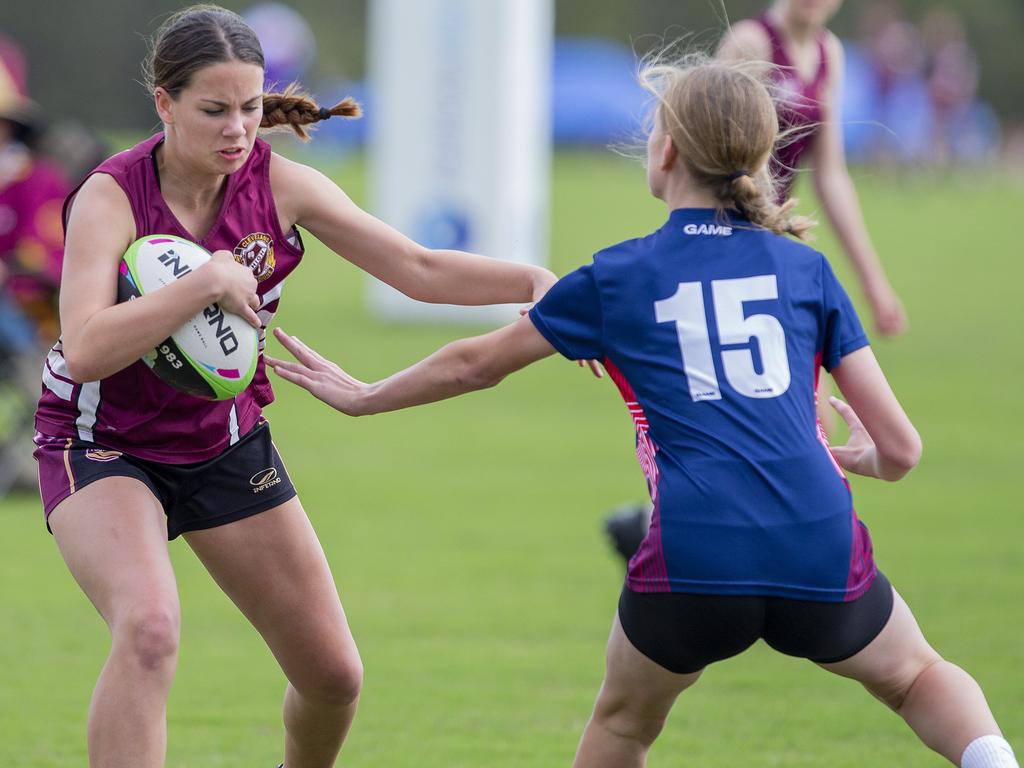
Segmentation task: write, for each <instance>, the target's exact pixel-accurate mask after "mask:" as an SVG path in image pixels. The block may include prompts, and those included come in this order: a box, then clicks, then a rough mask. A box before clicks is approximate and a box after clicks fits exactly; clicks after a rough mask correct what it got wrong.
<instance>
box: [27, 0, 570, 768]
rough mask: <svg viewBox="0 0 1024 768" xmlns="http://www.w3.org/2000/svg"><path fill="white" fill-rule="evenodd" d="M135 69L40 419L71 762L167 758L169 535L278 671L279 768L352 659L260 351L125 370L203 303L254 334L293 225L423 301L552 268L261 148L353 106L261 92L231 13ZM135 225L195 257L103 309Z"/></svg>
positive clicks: (350, 709) (486, 292) (188, 24)
mask: <svg viewBox="0 0 1024 768" xmlns="http://www.w3.org/2000/svg"><path fill="white" fill-rule="evenodd" d="M146 74H147V78H146V79H147V85H148V86H149V88H150V91H151V94H152V98H153V102H154V106H155V108H156V111H157V114H158V115H159V118H160V121H161V123H162V125H163V130H162V132H160V133H158V134H156V135H155V136H152V137H151V138H149V139H147V140H145V141H143V142H141V143H140V144H138V145H136V146H135V147H132V148H130V149H128V150H126V151H124V152H121V153H119V154H117V155H115V156H114V157H112V158H110V159H109V160H107V161H105V162H104V163H102V164H101V165H100V166H99V167H98V168H96V169H95V171H94V172H93V173H91V174H90V175H89V176H88V178H87V179H86V180H85V181H84V182H83V183H82V184H81V185H80V186H79V187H78V188H77V189H76V190H75V191H73V192H72V194H71V195H69V197H68V199H67V202H66V205H65V214H64V216H65V228H66V235H67V243H66V248H65V258H64V271H63V277H62V283H61V295H60V314H61V329H62V336H61V338H60V340H59V341H58V342H57V344H55V345H54V346H53V348H52V349H51V350H50V353H49V355H48V356H47V359H46V366H45V368H44V370H43V385H44V389H43V395H42V397H41V398H40V401H39V405H38V408H37V411H36V430H37V434H36V444H37V450H36V453H35V455H36V457H37V459H38V461H39V476H40V491H41V495H42V499H43V507H44V513H45V515H46V518H47V522H48V525H49V527H50V529H51V530H52V532H53V535H54V538H55V539H56V542H57V545H58V546H59V548H60V551H61V555H62V556H63V558H64V560H65V562H66V564H67V566H68V568H69V570H70V571H71V573H72V574H73V575H74V577H75V579H76V581H77V582H78V584H79V585H80V586H81V588H82V590H83V591H84V592H85V593H86V595H87V596H88V597H89V599H90V600H91V602H92V603H93V604H94V605H95V607H96V609H97V611H98V612H99V613H100V615H101V616H102V617H103V619H104V620H105V621H106V622H107V625H108V627H109V630H110V636H111V648H110V655H109V657H108V658H107V661H106V663H105V665H104V667H103V670H102V672H101V673H100V677H99V680H98V682H97V684H96V689H95V692H94V694H93V698H92V702H91V705H90V710H89V731H88V738H89V762H90V765H92V766H97V767H98V766H104V767H106V766H132V767H133V768H159V766H162V765H163V764H164V757H165V752H166V741H167V733H166V708H167V697H168V694H169V691H170V686H171V682H172V680H173V677H174V673H175V669H176V665H177V657H178V643H179V626H180V605H179V599H178V592H177V587H176V584H175V577H174V572H173V570H172V567H171V560H170V556H169V553H168V545H167V541H168V539H173V538H175V537H177V536H178V535H183V536H184V538H185V540H186V542H187V543H188V545H189V547H190V548H191V549H192V550H193V551H194V552H195V553H196V555H197V556H198V557H199V559H200V560H201V561H202V563H203V565H204V566H205V567H206V569H207V570H208V571H209V572H210V574H211V575H212V576H213V578H214V579H215V581H216V582H217V584H218V585H219V586H220V587H221V589H223V590H224V592H225V593H226V594H227V595H228V596H229V597H230V598H231V599H232V600H233V601H234V602H235V604H236V605H237V606H238V608H239V609H240V610H241V611H242V613H243V614H245V616H246V618H248V619H249V621H250V622H251V623H252V624H253V626H254V627H255V628H256V629H257V630H258V631H259V632H260V634H261V635H262V637H263V639H264V640H265V641H266V643H267V645H268V647H269V648H270V649H271V651H272V652H273V654H274V657H275V658H276V660H277V661H278V663H279V664H280V666H281V668H282V670H283V672H284V674H285V677H286V678H287V680H288V685H287V689H286V693H285V697H284V726H285V745H284V757H285V764H286V765H287V766H288V768H328V766H331V765H333V764H334V761H335V759H336V757H337V755H338V752H339V750H340V748H341V744H342V741H343V740H344V738H345V735H346V733H347V731H348V729H349V726H350V725H351V723H352V719H353V717H354V716H355V711H356V706H357V702H358V697H359V693H360V688H361V685H362V663H361V660H360V657H359V653H358V650H357V649H356V645H355V641H354V640H353V638H352V634H351V632H350V630H349V626H348V622H347V619H346V616H345V613H344V610H343V609H342V605H341V602H340V600H339V597H338V592H337V588H336V586H335V583H334V579H333V577H332V575H331V571H330V568H329V566H328V563H327V560H326V558H325V556H324V552H323V549H322V548H321V546H320V543H319V541H318V540H317V537H316V533H315V532H314V530H313V527H312V525H311V523H310V521H309V519H308V518H307V516H306V513H305V511H304V510H303V507H302V505H301V503H300V502H299V499H298V497H297V496H296V492H295V489H294V487H293V486H292V483H291V481H290V479H289V477H288V473H287V471H286V470H285V468H284V464H283V463H282V461H281V458H280V455H279V454H278V452H277V449H276V448H275V447H274V444H273V442H272V440H271V436H270V430H269V425H268V423H267V421H266V419H265V418H264V417H263V415H262V408H263V407H264V406H266V405H268V404H269V403H270V402H272V400H273V391H272V389H271V386H270V382H269V381H268V380H267V376H266V373H265V370H264V367H263V363H262V357H261V358H260V360H259V361H258V362H257V370H256V374H255V376H254V378H253V382H252V384H250V385H249V387H248V388H246V389H245V390H244V391H243V392H242V393H241V394H240V395H238V396H237V397H235V398H233V399H232V400H225V401H204V400H200V399H198V398H195V397H192V396H190V395H187V394H184V393H182V392H179V391H177V390H175V389H172V388H171V387H170V386H169V385H167V384H165V383H164V382H163V381H161V380H160V379H158V378H157V377H156V376H154V375H153V373H152V372H151V371H150V370H149V369H148V368H147V367H146V365H145V364H144V363H143V362H142V361H141V360H140V358H141V357H142V356H143V355H144V354H146V353H148V352H150V351H151V350H152V349H153V348H154V347H155V346H156V345H157V344H159V343H160V342H161V341H162V340H163V339H165V338H166V337H168V336H169V335H171V334H172V333H173V332H174V331H175V330H176V329H177V328H179V327H180V326H181V325H182V323H184V322H185V321H186V320H187V319H188V318H189V317H191V316H193V315H195V314H196V313H197V312H199V311H201V310H202V309H203V308H204V307H207V306H209V305H211V304H212V303H214V302H217V303H219V304H220V305H221V306H222V307H223V309H224V310H226V311H230V312H234V313H236V314H239V315H242V316H243V317H244V318H245V319H246V320H247V321H248V322H249V323H250V324H251V325H253V326H254V327H257V328H261V330H262V329H263V328H265V327H266V325H267V324H268V323H269V322H270V320H271V318H272V317H273V315H274V313H275V312H276V311H277V308H278V304H279V301H280V299H281V294H282V290H283V286H284V281H285V280H286V278H287V277H288V275H289V274H290V273H291V272H292V271H293V270H294V269H295V268H296V267H297V266H298V264H299V261H300V260H301V259H302V258H303V256H304V247H303V243H302V237H301V236H300V234H299V227H302V228H304V229H306V230H308V231H309V232H310V233H312V234H313V235H314V236H315V237H316V238H317V239H319V240H320V241H321V242H322V243H324V244H325V245H326V246H327V247H328V248H330V249H331V250H333V251H335V252H337V253H339V254H343V255H344V257H345V258H347V259H348V260H349V261H351V262H353V263H354V264H356V265H357V266H359V267H361V268H362V269H364V270H366V271H367V272H369V273H371V274H373V275H374V276H376V277H377V278H379V279H380V280H383V281H384V282H386V283H388V284H390V285H392V286H393V287H395V288H397V289H398V290H400V291H402V292H404V293H406V294H407V295H410V296H412V297H413V298H417V299H420V300H422V301H428V302H436V303H446V304H485V303H509V302H527V301H533V300H536V299H538V298H539V297H540V296H542V295H543V294H544V293H545V291H546V290H547V289H548V287H549V286H550V285H551V284H552V283H553V282H554V275H552V274H551V273H550V272H549V271H547V270H545V269H541V268H539V267H533V266H528V265H520V264H510V263H507V262H502V261H498V260H495V259H489V258H485V257H482V256H477V255H474V254H469V253H461V252H457V251H441V250H431V249H427V248H424V247H422V246H420V245H418V244H417V243H414V242H412V241H411V240H409V239H408V238H406V237H404V236H403V235H402V234H400V233H398V232H396V231H395V230H393V229H391V228H390V227H388V226H387V225H385V224H384V223H382V222H380V221H378V220H377V219H375V218H373V217H372V216H370V215H369V214H367V213H365V212H364V211H362V210H360V209H359V208H358V207H357V206H356V205H355V204H354V203H352V201H351V200H350V199H349V198H348V196H347V195H346V194H345V193H344V192H343V191H342V190H341V189H339V188H338V187H337V186H336V185H335V184H334V183H333V182H332V181H330V180H329V179H328V178H327V177H326V176H324V175H323V174H321V173H319V172H318V171H316V170H314V169H313V168H310V167H308V166H305V165H302V164H299V163H294V162H291V161H289V160H286V159H285V158H283V157H281V156H279V155H277V154H275V153H273V152H272V151H271V149H270V147H269V145H268V144H267V143H266V142H264V141H262V140H261V139H258V138H257V136H256V133H257V130H258V129H259V128H260V127H261V126H262V127H275V126H282V127H284V128H291V129H292V130H293V131H294V132H295V134H296V135H298V136H299V137H300V138H307V137H308V134H307V131H306V126H309V125H310V124H313V123H318V122H320V121H323V120H327V119H328V118H330V117H332V116H346V117H353V116H357V115H358V114H359V107H358V105H357V104H356V103H355V102H354V101H352V100H351V99H346V100H343V101H342V102H340V103H338V104H336V105H335V106H333V107H331V108H327V107H320V106H318V105H317V104H316V102H315V101H314V100H313V99H312V98H310V97H309V96H306V95H305V94H303V93H302V92H301V91H300V90H297V89H296V88H291V87H289V88H287V89H285V91H284V92H282V93H277V92H275V93H265V92H264V74H265V73H264V59H263V53H262V50H261V47H260V43H259V40H258V39H257V37H256V35H255V34H254V33H253V30H252V29H251V28H250V27H248V26H247V25H246V24H245V22H244V21H243V20H242V19H241V18H240V17H239V16H237V15H236V14H234V13H233V12H231V11H227V10H224V9H222V8H218V7H216V6H210V5H203V6H194V7H191V8H187V9H185V10H183V11H181V12H179V13H177V14H175V15H173V16H172V17H171V18H170V19H168V20H167V21H166V22H165V23H164V25H163V26H162V27H161V28H160V30H159V31H158V33H157V35H156V39H155V41H154V43H153V47H152V51H151V54H150V57H149V60H148V61H147V66H146ZM153 234H171V235H177V236H179V237H184V238H186V239H188V240H192V241H194V242H197V243H198V244H200V245H201V246H203V247H205V248H206V249H207V250H209V251H211V252H212V253H213V256H212V258H211V260H210V261H209V262H208V263H206V264H204V265H203V266H201V267H199V268H198V269H196V270H195V271H193V272H192V273H190V274H188V275H185V276H184V277H182V278H181V279H180V280H178V281H176V282H174V283H173V284H172V285H168V286H166V287H165V288H163V289H162V290H159V291H154V292H152V293H150V294H148V295H145V296H142V297H140V298H138V299H135V300H133V301H128V302H124V303H120V304H118V303H117V298H116V294H117V291H116V288H117V279H118V268H119V264H120V262H121V258H122V255H123V254H124V252H125V250H126V249H127V248H128V247H129V245H130V244H131V243H132V242H133V241H134V240H136V239H137V238H140V237H143V236H146V235H153Z"/></svg>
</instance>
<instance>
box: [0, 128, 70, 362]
mask: <svg viewBox="0 0 1024 768" xmlns="http://www.w3.org/2000/svg"><path fill="white" fill-rule="evenodd" d="M67 193H68V184H67V182H66V181H65V179H64V176H63V174H62V173H61V172H60V171H59V170H58V169H57V168H56V167H54V166H53V165H50V164H49V163H46V162H44V161H41V160H39V159H38V158H35V157H33V156H32V154H31V152H30V151H29V150H28V149H27V148H26V147H25V146H23V145H22V144H19V143H17V142H10V143H8V144H6V145H5V146H4V147H3V148H2V149H0V262H2V264H3V270H0V271H2V273H3V274H4V275H5V278H4V280H3V291H4V292H5V293H6V294H7V296H8V298H10V299H11V301H13V303H14V305H15V306H16V307H18V309H19V310H20V311H21V312H22V313H23V314H24V315H25V316H26V317H27V318H29V319H30V320H31V321H32V323H33V325H34V326H35V328H36V330H37V332H38V334H39V339H40V343H41V344H47V345H49V344H52V343H53V340H54V339H55V338H57V333H58V323H57V302H56V297H57V289H58V288H59V287H60V268H61V262H62V260H63V257H64V237H63V232H62V230H61V222H60V211H61V203H62V201H63V200H64V196H65V195H67Z"/></svg>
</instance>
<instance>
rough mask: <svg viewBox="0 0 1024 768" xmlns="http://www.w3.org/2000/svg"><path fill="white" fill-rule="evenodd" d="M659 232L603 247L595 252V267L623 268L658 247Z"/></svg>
mask: <svg viewBox="0 0 1024 768" xmlns="http://www.w3.org/2000/svg"><path fill="white" fill-rule="evenodd" d="M659 232H660V230H659ZM659 232H652V233H651V234H649V235H644V236H642V237H634V238H631V239H629V240H623V241H622V242H621V243H615V244H614V245H609V246H607V247H605V248H602V249H601V250H599V251H598V252H597V253H595V254H594V261H593V263H594V265H595V267H605V268H612V269H614V268H621V267H623V266H624V265H625V264H627V263H629V262H631V261H633V260H634V259H636V258H637V257H640V256H643V255H645V254H647V253H649V252H650V251H652V250H654V249H655V248H656V247H657V239H658V234H659Z"/></svg>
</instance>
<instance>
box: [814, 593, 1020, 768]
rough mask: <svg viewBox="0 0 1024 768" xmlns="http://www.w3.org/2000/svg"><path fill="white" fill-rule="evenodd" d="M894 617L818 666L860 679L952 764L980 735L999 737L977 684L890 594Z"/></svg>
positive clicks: (901, 600)
mask: <svg viewBox="0 0 1024 768" xmlns="http://www.w3.org/2000/svg"><path fill="white" fill-rule="evenodd" d="M894 597H895V601H896V602H895V605H894V606H893V612H892V617H891V618H890V619H889V623H888V624H886V626H885V629H883V630H882V632H881V633H880V634H879V635H878V637H876V638H875V639H874V640H873V641H872V642H871V644H870V645H868V647H867V648H865V649H864V650H863V651H861V652H860V653H858V654H856V655H854V656H852V657H851V658H849V659H846V660H845V661H840V662H838V663H836V664H822V665H821V666H822V667H823V668H825V669H827V670H829V671H830V672H835V673H836V674H837V675H842V676H843V677H850V678H853V679H854V680H857V681H859V682H860V683H862V684H863V685H864V687H865V688H867V689H868V691H870V692H871V693H872V694H873V695H874V696H876V697H877V698H879V699H881V700H882V701H883V702H885V703H886V704H888V705H889V707H891V708H892V709H893V710H894V711H895V712H896V713H898V714H899V715H900V716H901V717H902V718H903V719H904V720H906V722H907V725H909V726H910V727H911V728H912V729H913V730H914V733H916V734H917V735H918V737H919V738H920V739H921V741H923V742H924V743H925V744H926V745H927V746H929V747H931V748H932V749H934V750H935V751H936V752H938V753H939V754H940V755H942V756H944V757H945V758H946V759H947V760H949V761H950V762H951V763H953V764H954V765H959V764H960V758H961V756H962V755H963V753H964V749H965V748H966V747H967V745H968V744H969V743H971V742H972V741H973V740H974V739H976V738H978V737H979V736H985V735H989V734H992V735H1002V734H1001V733H1000V730H999V726H998V725H997V724H996V721H995V718H994V717H993V716H992V712H991V711H990V710H989V707H988V702H986V701H985V695H984V694H983V693H982V692H981V688H980V687H979V686H978V684H977V683H976V682H975V681H974V678H972V677H971V676H970V675H968V674H967V673H966V672H964V671H963V670H962V669H960V667H958V666H956V665H955V664H951V663H950V662H948V661H945V660H944V659H943V658H942V657H941V656H939V655H938V654H937V653H936V652H935V651H934V650H932V648H931V646H930V645H928V643H927V641H926V640H925V639H924V636H923V635H922V634H921V629H920V628H919V627H918V625H917V621H916V620H915V619H914V616H913V614H912V613H911V612H910V608H908V607H907V604H906V603H905V602H904V601H903V599H902V598H901V597H900V596H899V594H894Z"/></svg>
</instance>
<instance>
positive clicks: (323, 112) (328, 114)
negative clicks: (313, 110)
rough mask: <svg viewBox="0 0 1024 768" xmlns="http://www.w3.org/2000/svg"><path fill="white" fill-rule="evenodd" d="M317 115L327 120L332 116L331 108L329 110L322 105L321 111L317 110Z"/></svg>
mask: <svg viewBox="0 0 1024 768" xmlns="http://www.w3.org/2000/svg"><path fill="white" fill-rule="evenodd" d="M316 116H317V117H318V118H320V119H321V120H327V119H329V118H330V117H331V116H332V114H331V110H329V109H328V108H327V107H320V111H319V112H317V114H316Z"/></svg>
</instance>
